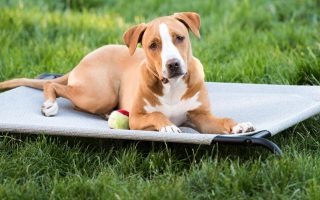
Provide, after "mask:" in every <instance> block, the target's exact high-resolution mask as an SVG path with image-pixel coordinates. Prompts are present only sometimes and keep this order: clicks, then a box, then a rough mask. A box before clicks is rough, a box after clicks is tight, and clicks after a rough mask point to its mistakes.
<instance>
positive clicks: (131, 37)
mask: <svg viewBox="0 0 320 200" xmlns="http://www.w3.org/2000/svg"><path fill="white" fill-rule="evenodd" d="M146 28H147V25H146V24H145V23H142V24H138V25H136V26H133V27H131V28H130V29H129V30H128V31H126V32H125V33H124V34H123V41H124V43H125V44H126V45H127V47H128V48H129V53H130V55H133V54H134V52H135V51H136V48H137V45H138V43H141V41H142V36H143V33H144V31H145V30H146Z"/></svg>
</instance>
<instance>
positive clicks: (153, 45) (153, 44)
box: [149, 42, 158, 50]
mask: <svg viewBox="0 0 320 200" xmlns="http://www.w3.org/2000/svg"><path fill="white" fill-rule="evenodd" d="M149 48H150V49H152V50H156V49H157V48H158V44H157V43H156V42H152V43H151V44H150V46H149Z"/></svg>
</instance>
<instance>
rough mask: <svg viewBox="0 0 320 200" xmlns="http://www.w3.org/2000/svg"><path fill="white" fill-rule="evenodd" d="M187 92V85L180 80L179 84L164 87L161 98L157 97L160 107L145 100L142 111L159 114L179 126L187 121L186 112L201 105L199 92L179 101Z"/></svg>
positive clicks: (169, 84)
mask: <svg viewBox="0 0 320 200" xmlns="http://www.w3.org/2000/svg"><path fill="white" fill-rule="evenodd" d="M186 91H187V85H186V84H185V83H184V82H183V81H182V80H180V81H179V82H174V83H168V84H165V85H164V90H163V93H164V95H163V96H158V99H159V101H160V105H156V106H151V105H150V103H149V102H148V101H146V100H145V103H146V105H145V106H144V109H145V110H146V112H148V113H151V112H156V111H158V112H161V113H163V114H164V115H165V116H166V117H168V119H169V120H170V121H171V122H172V123H174V124H175V125H176V126H180V125H181V124H183V123H184V122H186V120H187V112H188V111H191V110H194V109H196V108H198V107H199V106H200V105H201V103H200V102H199V101H198V98H199V92H198V93H196V94H195V95H194V96H193V97H191V98H188V99H184V100H181V97H182V96H183V95H184V93H185V92H186Z"/></svg>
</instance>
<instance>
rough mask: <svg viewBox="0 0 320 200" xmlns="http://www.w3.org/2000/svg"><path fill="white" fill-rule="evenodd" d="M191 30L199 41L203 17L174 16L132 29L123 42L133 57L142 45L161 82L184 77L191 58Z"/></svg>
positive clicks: (190, 14) (184, 14)
mask: <svg viewBox="0 0 320 200" xmlns="http://www.w3.org/2000/svg"><path fill="white" fill-rule="evenodd" d="M189 30H191V31H192V32H193V34H194V35H195V36H196V37H198V38H200V32H199V30H200V16H199V15H198V14H197V13H193V12H183V13H175V14H174V15H171V16H165V17H160V18H157V19H155V20H153V21H151V22H149V23H147V24H144V23H143V24H139V25H136V26H134V27H132V28H130V29H129V30H128V31H127V32H125V34H124V35H123V39H124V42H125V44H126V45H127V47H128V48H129V52H130V55H133V54H134V52H135V50H136V48H137V44H138V43H141V44H142V47H143V49H144V52H145V55H146V59H147V61H148V64H149V66H150V67H151V68H152V69H151V70H153V72H155V73H157V75H158V77H159V78H160V79H161V80H168V79H174V78H177V77H181V76H183V75H185V74H186V73H187V72H188V63H189V61H190V59H191V58H192V50H191V43H190V39H189V33H188V32H189Z"/></svg>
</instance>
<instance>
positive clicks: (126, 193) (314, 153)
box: [0, 0, 320, 199]
mask: <svg viewBox="0 0 320 200" xmlns="http://www.w3.org/2000/svg"><path fill="white" fill-rule="evenodd" d="M179 11H197V12H199V13H200V14H201V16H202V27H201V34H202V37H201V39H200V40H197V39H195V38H194V37H192V43H193V52H194V55H196V56H197V57H198V58H199V59H200V60H201V61H202V63H203V64H204V66H205V72H206V79H207V81H221V82H249V83H270V84H294V85H297V84H309V85H320V59H319V58H320V34H319V33H320V24H319V21H320V3H319V1H317V0H296V1H293V0H278V1H262V0H251V1H250V0H245V1H236V0H226V1H219V0H215V1H213V0H203V1H192V0H190V1H185V0H177V1H172V0H167V1H160V0H157V1H156V0H155V1H151V0H146V1H141V2H140V3H139V2H137V1H126V0H109V1H102V0H93V1H85V0H79V1H69V0H57V1H49V0H48V1H40V0H39V1H37V0H30V1H22V0H20V1H19V0H2V1H0V45H1V48H0V81H3V80H6V79H10V78H14V77H35V76H36V75H38V74H40V73H43V72H56V73H65V72H68V71H69V70H71V69H72V68H73V67H74V66H75V65H76V64H77V63H78V62H79V60H80V59H81V58H82V57H83V56H84V55H86V54H87V53H88V52H90V51H92V50H94V49H96V48H98V47H100V46H102V45H104V44H109V43H122V38H121V36H122V33H123V32H124V31H125V30H126V29H127V28H128V27H130V26H131V25H134V24H136V23H139V22H143V21H148V20H150V19H152V18H154V17H157V16H161V15H168V14H171V13H174V12H179ZM0 120H1V119H0ZM319 130H320V116H316V117H314V118H312V119H309V120H307V121H305V122H303V123H300V124H298V125H297V126H295V127H293V128H291V129H289V130H287V131H285V132H284V133H283V134H281V135H277V136H275V137H273V138H272V140H273V141H275V142H276V143H277V144H279V146H280V147H281V148H282V149H283V151H284V154H285V156H284V157H283V158H282V159H279V158H277V157H276V156H274V155H272V154H270V153H269V152H267V151H265V150H263V149H260V148H251V149H248V148H244V147H235V146H215V147H214V148H208V147H199V146H187V145H174V144H168V145H166V144H159V143H148V142H140V143H137V142H127V141H126V142H124V141H116V142H115V141H110V140H95V139H81V138H64V137H53V136H35V135H34V136H25V135H23V134H12V135H10V134H6V133H2V135H0V199H48V198H52V199H141V198H142V199H191V198H192V199H211V198H217V199H222V198H226V199H301V198H302V199H319V198H320V144H319V143H320V135H319V132H320V131H319Z"/></svg>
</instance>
